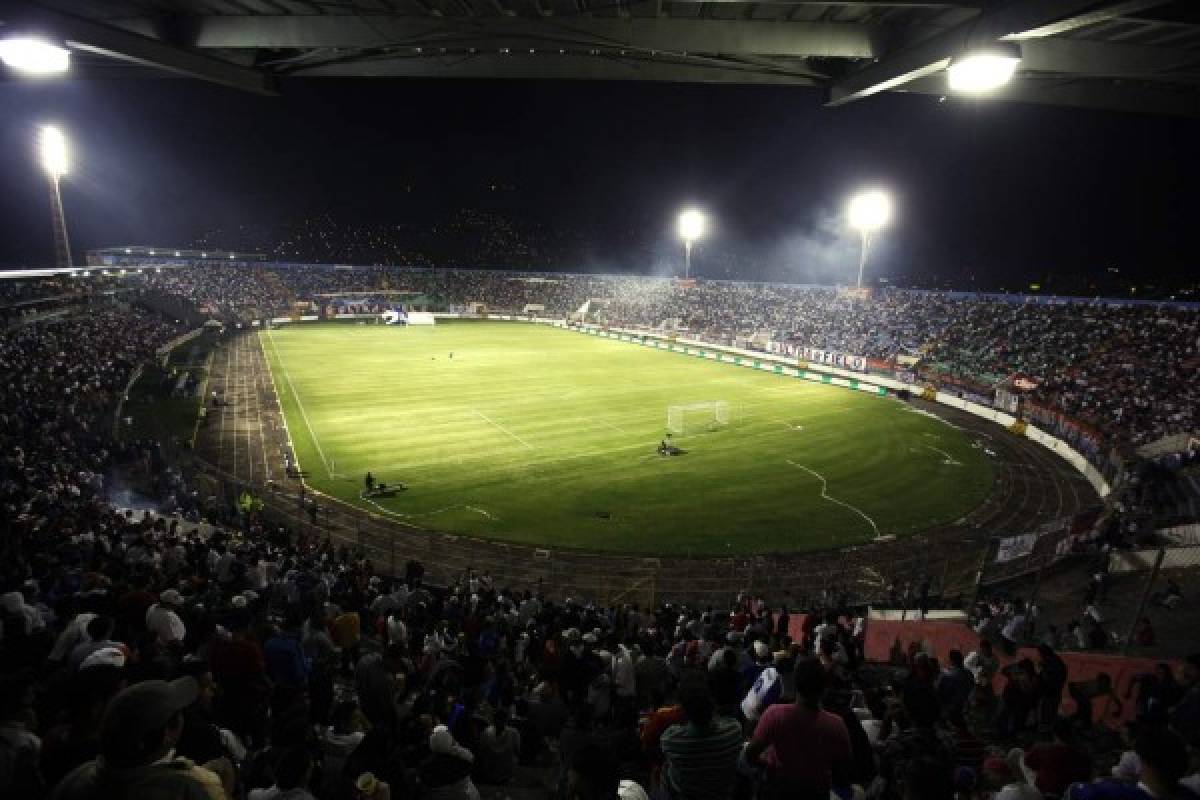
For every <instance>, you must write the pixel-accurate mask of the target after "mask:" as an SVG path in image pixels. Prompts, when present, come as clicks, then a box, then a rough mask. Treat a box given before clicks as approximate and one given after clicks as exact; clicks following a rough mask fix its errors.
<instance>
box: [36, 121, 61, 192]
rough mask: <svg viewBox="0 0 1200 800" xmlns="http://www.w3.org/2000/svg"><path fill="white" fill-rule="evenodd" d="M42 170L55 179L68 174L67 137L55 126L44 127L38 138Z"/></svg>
mask: <svg viewBox="0 0 1200 800" xmlns="http://www.w3.org/2000/svg"><path fill="white" fill-rule="evenodd" d="M38 147H39V148H40V149H41V152H42V168H43V169H45V170H46V172H47V173H49V174H50V175H51V176H53V177H54V178H55V179H58V178H60V177H62V176H63V175H66V174H67V137H65V136H63V132H62V131H60V130H59V129H58V128H56V127H54V126H53V125H44V126H42V131H41V134H40V136H39V138H38Z"/></svg>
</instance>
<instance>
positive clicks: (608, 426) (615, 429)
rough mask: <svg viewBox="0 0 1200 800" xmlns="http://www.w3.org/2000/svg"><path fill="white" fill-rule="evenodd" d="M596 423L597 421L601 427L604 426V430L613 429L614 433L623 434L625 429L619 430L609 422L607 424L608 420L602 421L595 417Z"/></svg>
mask: <svg viewBox="0 0 1200 800" xmlns="http://www.w3.org/2000/svg"><path fill="white" fill-rule="evenodd" d="M585 420H586V418H585ZM596 421H597V422H599V423H600V424H601V425H603V426H604V427H606V428H612V429H613V430H614V431H616V432H617V433H625V429H624V428H620V427H618V426H616V425H613V424H612V423H611V422H609V421H608V420H606V419H604V418H603V417H596Z"/></svg>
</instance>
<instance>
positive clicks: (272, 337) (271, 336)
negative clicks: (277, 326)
mask: <svg viewBox="0 0 1200 800" xmlns="http://www.w3.org/2000/svg"><path fill="white" fill-rule="evenodd" d="M267 337H268V338H269V339H270V340H271V349H272V350H274V351H275V360H277V361H278V362H279V368H280V369H282V370H283V379H284V380H286V381H287V385H288V388H289V389H291V390H292V397H293V398H295V400H296V407H297V408H299V409H300V416H302V417H303V418H304V427H306V428H308V435H309V436H310V437H311V438H312V441H313V444H314V445H316V448H317V454H318V455H319V456H321V462H322V463H323V464H325V472H326V473H327V474H328V476H329V477H330V478H333V470H332V469H330V468H329V459H327V458H325V451H324V450H322V449H321V440H320V439H318V438H317V434H316V433H314V432H313V428H312V423H311V422H309V419H308V412H307V411H305V410H304V403H302V402H300V395H299V393H298V392H297V391H296V385H295V384H294V383H292V376H291V373H289V372H288V368H287V364H285V363H284V362H283V357H282V356H281V355H279V346H278V345H276V344H275V334H274V332H273V331H272V330H271V329H270V328H268V329H267ZM296 467H297V469H299V467H300V462H298V461H297V462H296Z"/></svg>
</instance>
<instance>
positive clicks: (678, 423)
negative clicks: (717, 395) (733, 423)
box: [667, 400, 729, 435]
mask: <svg viewBox="0 0 1200 800" xmlns="http://www.w3.org/2000/svg"><path fill="white" fill-rule="evenodd" d="M728 424H729V403H726V402H725V401H724V400H713V401H710V402H707V403H689V404H687V405H682V406H667V432H668V433H673V434H678V435H682V434H685V433H695V432H696V431H700V430H706V431H707V430H715V429H716V428H721V427H724V426H726V425H728Z"/></svg>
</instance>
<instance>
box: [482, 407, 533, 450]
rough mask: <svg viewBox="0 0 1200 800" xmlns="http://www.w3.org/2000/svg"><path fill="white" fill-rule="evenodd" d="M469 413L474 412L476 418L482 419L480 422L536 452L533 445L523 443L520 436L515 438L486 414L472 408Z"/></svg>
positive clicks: (513, 434)
mask: <svg viewBox="0 0 1200 800" xmlns="http://www.w3.org/2000/svg"><path fill="white" fill-rule="evenodd" d="M471 411H473V412H475V415H476V416H478V417H479V418H480V419H482V420H484V421H485V422H487V423H488V424H490V425H491V426H492V427H494V428H496V429H498V430H500V431H503V432H504V433H507V434H508V435H509V436H511V437H512V438H514V439H516V440H517V441H518V442H520V443H521V444H523V445H525V446H526V447H528V448H529V449H530V450H536V449H537V448H536V447H534V446H533V445H531V444H530V443H529V442H527V441H525V440H524V439H522V438H521V437H520V436H517V435H516V434H515V433H513V432H512V431H510V430H509V429H508V428H506V427H504V426H503V425H501V424H500V423H499V422H496V420H494V419H492V418H491V417H489V416H488V415H487V414H485V413H483V412H482V411H480V410H479V409H478V408H472V409H471Z"/></svg>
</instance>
